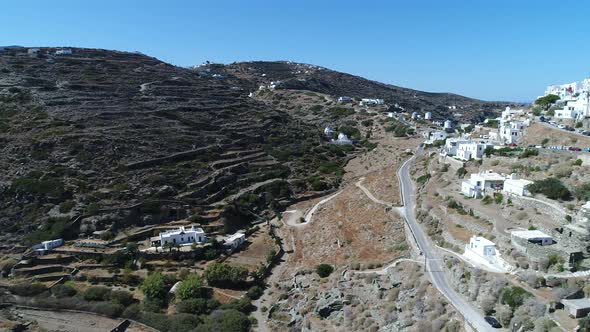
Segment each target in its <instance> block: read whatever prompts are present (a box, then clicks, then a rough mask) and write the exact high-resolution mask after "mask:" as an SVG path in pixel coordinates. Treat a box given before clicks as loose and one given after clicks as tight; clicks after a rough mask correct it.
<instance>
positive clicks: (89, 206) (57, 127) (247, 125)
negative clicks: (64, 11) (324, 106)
mask: <svg viewBox="0 0 590 332" xmlns="http://www.w3.org/2000/svg"><path fill="white" fill-rule="evenodd" d="M54 52H55V49H51V48H43V49H41V52H40V53H39V54H38V55H28V54H27V50H26V49H10V50H5V51H3V52H0V168H1V169H2V170H3V171H2V172H1V174H0V228H1V229H2V230H3V232H2V234H1V235H2V236H5V237H6V238H7V239H18V238H19V237H20V236H22V235H27V237H29V238H30V240H31V241H37V240H40V239H46V238H51V237H54V236H57V235H62V234H63V233H66V236H67V234H68V231H70V232H69V235H70V236H72V237H73V236H76V235H77V234H78V233H90V232H92V231H94V230H104V229H110V230H111V231H112V232H114V233H116V231H117V230H118V229H122V228H125V227H127V226H129V225H143V224H150V223H159V222H163V221H167V220H171V219H177V218H179V217H192V218H193V220H195V221H200V222H202V223H208V222H209V223H213V224H215V223H216V222H222V223H223V224H224V225H225V226H226V227H228V228H235V227H237V226H239V225H240V224H242V223H244V222H248V221H251V220H255V219H257V218H260V217H261V216H264V215H265V213H272V212H269V210H276V209H279V208H280V205H281V204H283V203H284V204H287V203H290V202H292V201H293V200H296V199H298V197H299V196H301V195H303V194H305V193H307V192H310V191H314V190H315V191H317V190H319V191H323V190H329V189H330V188H332V187H334V186H336V185H337V183H338V176H335V175H334V176H333V175H331V174H323V175H322V176H321V177H317V176H315V174H316V173H317V171H316V170H315V169H314V168H311V167H308V166H309V165H310V164H313V163H314V162H317V163H328V164H329V163H331V162H333V163H342V161H343V160H344V158H345V157H346V153H347V151H344V150H342V149H339V148H337V147H333V146H328V145H326V144H325V143H324V142H323V141H322V136H321V133H320V132H319V131H318V130H317V128H315V127H310V126H306V125H305V124H303V125H302V124H300V123H296V122H295V121H294V119H293V118H292V117H291V116H290V115H288V114H287V113H285V112H281V111H278V110H275V109H273V108H272V107H269V106H268V105H266V104H265V103H262V102H257V101H255V100H253V99H251V98H248V97H247V93H245V92H244V91H242V90H241V89H239V88H236V87H235V86H233V85H231V84H230V83H228V82H226V81H224V80H219V79H215V78H211V77H205V76H201V75H199V74H198V73H195V72H194V71H190V70H187V69H183V68H178V67H175V66H172V65H169V64H166V63H163V62H161V61H159V60H157V59H154V58H151V57H148V56H145V55H141V54H134V53H124V52H115V51H105V50H94V49H74V52H73V54H72V55H59V56H58V55H54ZM78 217H80V218H78ZM74 221H75V222H74ZM40 225H43V226H42V227H41V228H39V226H40ZM4 230H5V231H6V232H5V231H4ZM15 234H16V235H19V236H16V237H14V236H13V235H15Z"/></svg>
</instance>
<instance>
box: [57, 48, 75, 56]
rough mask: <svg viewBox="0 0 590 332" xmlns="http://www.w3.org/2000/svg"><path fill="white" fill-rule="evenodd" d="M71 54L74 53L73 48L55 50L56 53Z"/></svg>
mask: <svg viewBox="0 0 590 332" xmlns="http://www.w3.org/2000/svg"><path fill="white" fill-rule="evenodd" d="M70 54H72V50H71V49H69V48H65V49H62V50H57V51H55V55H70Z"/></svg>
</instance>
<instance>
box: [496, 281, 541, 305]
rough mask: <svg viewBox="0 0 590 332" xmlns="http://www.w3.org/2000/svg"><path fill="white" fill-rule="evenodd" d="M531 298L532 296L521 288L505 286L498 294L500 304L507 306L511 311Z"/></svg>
mask: <svg viewBox="0 0 590 332" xmlns="http://www.w3.org/2000/svg"><path fill="white" fill-rule="evenodd" d="M531 296H533V295H532V294H531V293H529V292H527V291H526V290H525V289H524V288H522V287H518V286H507V287H504V288H503V289H502V291H501V293H500V303H502V304H507V305H508V306H510V307H511V308H512V309H515V308H517V307H519V306H521V305H522V304H523V303H524V300H525V299H526V298H528V297H531Z"/></svg>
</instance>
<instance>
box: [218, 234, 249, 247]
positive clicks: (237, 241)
mask: <svg viewBox="0 0 590 332" xmlns="http://www.w3.org/2000/svg"><path fill="white" fill-rule="evenodd" d="M245 242H246V234H244V233H236V234H233V235H231V236H229V237H228V238H227V239H225V241H224V242H223V245H224V246H225V247H226V248H227V249H229V250H230V251H234V250H236V249H238V248H239V247H240V246H241V245H243V244H244V243H245Z"/></svg>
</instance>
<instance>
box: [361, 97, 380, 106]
mask: <svg viewBox="0 0 590 332" xmlns="http://www.w3.org/2000/svg"><path fill="white" fill-rule="evenodd" d="M384 103H385V102H384V101H383V99H373V98H363V99H361V101H360V103H359V105H361V106H372V105H383V104H384Z"/></svg>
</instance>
